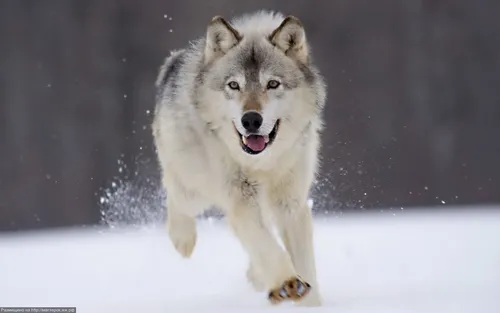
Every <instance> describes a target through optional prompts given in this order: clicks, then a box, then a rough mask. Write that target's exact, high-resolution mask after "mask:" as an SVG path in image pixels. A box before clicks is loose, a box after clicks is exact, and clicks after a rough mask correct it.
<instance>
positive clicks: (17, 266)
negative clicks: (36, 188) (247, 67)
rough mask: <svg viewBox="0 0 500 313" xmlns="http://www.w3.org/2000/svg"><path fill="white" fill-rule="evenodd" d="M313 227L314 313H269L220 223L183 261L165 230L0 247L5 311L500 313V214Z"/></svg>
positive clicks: (6, 241)
mask: <svg viewBox="0 0 500 313" xmlns="http://www.w3.org/2000/svg"><path fill="white" fill-rule="evenodd" d="M426 212H427V213H413V212H406V211H405V212H404V213H398V214H396V215H395V216H393V215H392V214H390V213H389V214H385V213H383V214H382V213H378V214H372V213H370V214H368V213H366V214H365V213H363V214H357V215H344V216H343V217H341V218H319V217H318V218H317V220H316V233H315V236H316V237H315V245H316V250H317V263H318V271H319V277H320V278H319V280H320V284H321V292H322V295H323V298H324V306H323V307H321V308H314V309H305V308H297V307H294V306H293V305H292V304H283V305H280V306H277V307H272V306H270V305H269V304H268V303H267V301H266V299H265V294H264V293H256V292H254V291H253V290H252V289H251V287H250V286H249V285H248V284H247V283H246V280H245V270H246V266H247V262H246V258H245V254H244V253H243V251H242V249H241V247H240V246H239V244H238V242H237V241H236V240H235V239H234V238H233V237H232V236H231V233H230V232H229V231H228V229H227V227H226V225H225V223H224V222H223V221H215V222H209V221H200V223H199V241H198V244H197V246H196V250H195V252H194V254H193V256H192V258H191V259H189V260H183V259H182V258H181V257H180V256H178V255H177V253H176V252H175V251H174V249H173V247H172V246H171V244H170V242H169V239H168V238H167V236H166V233H165V232H164V231H163V229H161V228H148V229H142V230H133V229H128V230H127V229H113V230H97V229H86V230H85V229H84V230H64V231H45V232H26V233H19V234H13V235H2V236H0V274H1V275H0V306H71V307H75V306H76V307H77V312H79V313H82V312H92V313H101V312H102V313H110V312H117V313H118V312H120V313H128V312H137V313H156V312H164V313H167V312H218V313H224V312H236V311H241V312H277V313H283V312H322V313H326V312H336V313H360V312H383V313H400V312H415V313H417V312H418V313H448V312H449V313H462V312H470V313H489V312H492V313H493V312H495V313H498V312H500V210H493V209H490V210H487V211H486V210H480V209H474V210H472V209H471V210H468V211H463V210H462V211H454V213H442V212H441V213H430V212H431V211H430V210H429V211H426Z"/></svg>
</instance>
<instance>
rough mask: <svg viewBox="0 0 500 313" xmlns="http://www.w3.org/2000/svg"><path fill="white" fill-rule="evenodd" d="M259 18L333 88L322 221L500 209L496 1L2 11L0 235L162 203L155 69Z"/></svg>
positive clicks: (10, 2) (22, 2) (64, 3)
mask: <svg viewBox="0 0 500 313" xmlns="http://www.w3.org/2000/svg"><path fill="white" fill-rule="evenodd" d="M258 9H272V10H279V11H282V12H284V13H286V14H293V15H296V16H298V17H299V18H300V19H301V20H302V22H303V23H304V25H305V27H306V31H307V34H308V38H309V41H310V43H311V45H312V48H313V53H314V56H315V58H316V62H317V63H318V65H319V67H320V68H321V70H322V72H323V74H324V76H325V77H326V79H327V83H328V86H329V90H328V102H327V107H326V110H325V120H326V129H325V131H324V134H323V149H322V151H321V153H322V160H323V161H322V163H323V166H322V171H321V175H320V177H318V182H317V185H316V187H315V189H314V192H313V197H314V198H315V199H318V201H316V203H317V205H316V207H315V208H316V210H319V211H322V212H333V213H335V212H347V211H355V210H384V209H386V210H391V209H393V210H401V208H404V209H407V208H408V209H411V208H423V207H426V208H429V209H432V210H436V209H444V208H447V207H450V208H453V209H456V208H457V207H458V208H460V207H465V206H470V205H474V206H478V205H493V206H491V208H494V204H498V203H499V202H500V162H499V161H500V139H499V137H500V123H499V121H500V93H499V92H498V86H499V83H500V50H499V48H500V23H499V21H498V16H499V13H500V2H499V1H497V0H481V1H466V0H403V1H401V0H380V1H369V0H356V1H352V0H335V1H305V0H302V1H300V0H280V1H272V0H266V1H264V0H254V1H234V0H233V1H227V0H211V1H195V0H183V1H168V0H144V1H137V0H87V1H77V0H51V1H35V0H3V1H0V42H1V49H0V231H12V230H24V229H34V228H48V227H60V226H73V225H92V224H98V223H99V222H100V220H101V219H102V212H101V211H102V210H103V207H105V206H106V205H107V204H109V201H108V200H109V198H110V197H111V198H112V197H113V196H114V195H116V193H117V192H119V191H120V190H122V189H120V186H122V185H123V184H132V185H133V186H135V187H133V188H132V189H133V190H135V191H133V192H132V194H134V195H135V196H130V195H129V196H119V197H121V198H120V199H121V202H120V205H122V206H127V205H128V203H127V202H128V201H129V200H130V201H131V202H133V201H140V200H141V199H146V200H148V199H149V200H150V199H157V197H158V192H159V190H158V186H157V180H158V174H159V173H158V165H157V163H156V156H155V153H154V149H153V147H152V137H151V130H150V126H149V125H150V122H151V118H152V115H151V113H152V112H153V108H154V96H155V90H154V88H153V87H154V86H153V84H154V80H155V78H156V75H157V71H158V67H159V65H160V64H161V63H162V61H163V59H164V57H165V56H166V55H168V54H169V50H171V49H178V48H182V47H184V46H185V45H186V44H187V43H188V41H189V40H192V39H195V38H197V37H199V36H202V35H203V34H204V33H205V27H206V25H207V23H208V22H209V21H210V19H211V18H212V17H213V16H214V15H223V16H225V17H227V18H230V17H232V16H234V15H238V14H241V13H245V12H249V11H254V10H258ZM134 188H135V189H134ZM117 190H118V191H117ZM128 190H129V191H127V192H129V193H130V189H128ZM122 191H123V190H122ZM115 198H116V196H115ZM107 199H108V200H107ZM149 200H148V201H149ZM159 203H160V202H159V201H150V203H149V205H150V208H149V209H151V210H159V211H161V210H162V208H161V204H159ZM131 205H132V204H131ZM135 205H136V204H135ZM156 206H157V207H156Z"/></svg>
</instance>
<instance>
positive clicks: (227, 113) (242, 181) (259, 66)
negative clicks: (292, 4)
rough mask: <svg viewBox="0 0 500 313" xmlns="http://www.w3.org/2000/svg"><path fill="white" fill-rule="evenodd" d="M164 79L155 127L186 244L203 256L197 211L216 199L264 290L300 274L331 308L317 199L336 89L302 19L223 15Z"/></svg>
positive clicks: (308, 300)
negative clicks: (316, 235)
mask: <svg viewBox="0 0 500 313" xmlns="http://www.w3.org/2000/svg"><path fill="white" fill-rule="evenodd" d="M156 87H157V96H156V110H155V117H154V121H153V124H152V129H153V136H154V143H155V146H156V150H157V155H158V160H159V163H160V166H161V173H162V184H163V187H164V188H165V189H166V192H167V227H168V233H169V236H170V238H171V241H172V243H173V245H174V246H175V248H176V249H177V251H178V252H179V253H180V254H181V255H182V256H184V257H190V256H191V254H192V252H193V249H194V247H195V243H196V236H197V232H196V221H195V217H196V216H197V215H198V214H200V213H202V212H203V211H204V210H206V209H208V208H209V207H211V206H215V207H217V208H219V209H220V210H221V211H222V212H224V213H225V216H226V219H227V221H228V223H229V225H230V227H231V229H232V230H233V233H234V234H235V236H236V237H237V238H238V239H239V241H240V242H241V244H242V246H243V247H244V249H245V251H246V252H247V253H248V255H249V268H248V271H247V277H248V279H249V280H250V282H251V283H252V284H253V285H254V287H255V288H256V289H257V290H263V289H265V290H267V291H273V290H277V288H278V289H279V288H280V286H283V284H284V283H285V282H287V281H289V280H290V279H293V278H295V277H298V278H299V279H301V280H302V281H304V282H307V283H308V284H310V285H311V290H310V292H309V293H308V294H307V296H305V297H304V298H303V299H298V298H297V299H296V300H297V301H296V302H297V303H298V304H300V305H307V306H316V305H320V304H321V297H320V293H319V286H318V283H317V278H316V268H315V256H314V255H315V254H314V249H313V224H312V216H311V210H310V208H309V207H308V205H307V199H308V194H309V190H310V187H311V184H312V182H313V180H314V177H315V175H316V172H317V170H318V163H319V162H318V150H319V147H320V131H321V129H322V118H321V115H322V109H323V106H324V103H325V97H326V86H325V83H324V81H323V78H322V77H321V75H320V73H319V71H318V69H317V68H316V67H315V65H314V64H313V62H312V58H311V49H310V46H309V44H308V42H307V39H306V32H305V29H304V27H303V25H302V23H301V22H300V21H299V20H298V19H297V18H296V17H293V16H287V17H285V16H284V15H282V14H280V13H274V12H267V11H260V12H256V13H253V14H248V15H244V16H241V17H239V18H236V19H234V20H232V21H230V22H227V21H226V20H225V19H223V18H222V17H214V18H213V20H212V21H211V22H210V23H209V25H208V27H207V30H206V35H205V36H204V37H202V38H200V39H198V40H196V41H194V42H192V43H191V44H190V45H189V47H187V48H185V49H182V50H177V51H173V52H171V55H170V56H169V57H167V58H166V60H165V62H164V64H163V65H162V66H161V68H160V72H159V75H158V78H157V80H156ZM274 229H276V230H277V233H278V234H279V238H276V237H275V236H274V234H273V230H274ZM278 239H280V240H281V241H282V243H283V245H284V248H282V247H281V246H280V244H279V241H278Z"/></svg>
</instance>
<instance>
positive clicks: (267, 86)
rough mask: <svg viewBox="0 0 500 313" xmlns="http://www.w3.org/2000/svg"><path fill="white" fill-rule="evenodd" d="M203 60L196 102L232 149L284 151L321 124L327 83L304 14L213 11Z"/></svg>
mask: <svg viewBox="0 0 500 313" xmlns="http://www.w3.org/2000/svg"><path fill="white" fill-rule="evenodd" d="M201 63H202V64H201V67H202V70H201V71H200V74H199V75H198V78H199V79H198V81H199V86H198V87H199V88H198V89H199V92H198V93H197V99H196V101H197V103H198V106H199V108H200V110H201V111H202V116H203V118H204V119H205V120H206V122H207V124H209V125H210V127H211V128H212V130H213V131H214V132H215V133H216V135H217V136H220V137H221V138H222V139H223V140H224V141H225V142H226V144H227V145H228V146H229V148H230V149H231V150H235V149H237V150H238V153H245V154H249V155H252V156H257V155H265V154H266V153H263V152H265V151H272V150H275V149H276V150H278V148H277V147H276V148H273V147H275V146H279V145H281V148H280V149H279V150H280V151H283V149H284V148H286V147H287V146H288V147H291V146H293V145H295V144H296V143H297V140H298V139H299V137H300V136H301V135H303V134H304V133H305V132H306V131H307V130H308V129H310V128H314V127H316V128H319V127H320V125H321V121H320V111H321V109H322V107H323V104H324V101H325V86H324V83H323V80H322V78H321V76H320V75H319V73H318V71H317V69H316V68H315V67H314V66H313V64H312V62H311V56H310V48H309V45H308V43H307V40H306V33H305V30H304V27H303V25H302V23H301V22H300V21H299V19H298V18H296V17H293V16H287V17H283V16H282V15H280V14H273V13H267V12H259V13H257V14H254V15H249V16H243V17H241V18H239V19H236V20H234V21H232V22H231V23H229V22H227V21H226V20H225V19H224V18H222V17H220V16H217V17H214V18H213V19H212V21H211V23H210V24H209V26H208V29H207V33H206V38H205V40H204V47H203V56H202V62H201ZM313 131H314V130H313ZM267 153H270V152H267Z"/></svg>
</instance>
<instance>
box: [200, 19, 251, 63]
mask: <svg viewBox="0 0 500 313" xmlns="http://www.w3.org/2000/svg"><path fill="white" fill-rule="evenodd" d="M242 38H243V37H242V36H241V35H240V34H239V33H238V31H237V30H236V29H234V28H233V27H232V26H231V24H229V23H228V22H227V21H226V20H225V19H224V18H222V17H221V16H215V17H214V18H213V19H212V21H211V22H210V24H209V25H208V29H207V38H206V43H205V63H209V62H211V61H213V60H214V59H215V58H218V57H221V56H223V55H224V54H226V53H227V52H228V51H229V49H231V48H232V47H234V46H236V45H237V44H238V43H239V42H240V40H241V39H242Z"/></svg>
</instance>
